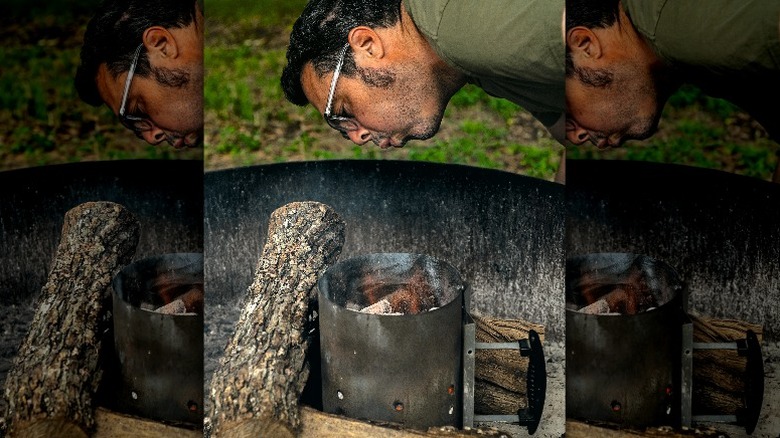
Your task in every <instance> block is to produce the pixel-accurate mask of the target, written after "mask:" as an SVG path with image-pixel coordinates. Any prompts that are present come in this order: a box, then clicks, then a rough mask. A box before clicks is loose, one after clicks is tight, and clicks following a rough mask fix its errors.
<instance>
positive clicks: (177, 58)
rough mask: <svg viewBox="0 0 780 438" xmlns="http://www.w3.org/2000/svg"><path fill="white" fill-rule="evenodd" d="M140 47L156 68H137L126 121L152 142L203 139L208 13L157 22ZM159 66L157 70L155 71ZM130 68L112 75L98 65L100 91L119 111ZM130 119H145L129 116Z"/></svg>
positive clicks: (177, 144) (179, 145) (179, 144)
mask: <svg viewBox="0 0 780 438" xmlns="http://www.w3.org/2000/svg"><path fill="white" fill-rule="evenodd" d="M142 39H143V46H142V47H141V48H140V51H139V52H138V53H139V54H140V55H141V56H145V57H147V58H148V61H149V66H150V69H151V71H150V72H148V74H147V75H146V76H141V75H139V74H137V73H136V74H134V75H133V76H132V78H131V80H130V83H129V88H128V89H127V95H126V100H125V104H124V115H125V116H127V117H123V118H122V119H123V120H122V122H123V124H125V125H126V126H127V125H130V126H128V127H129V128H131V129H133V131H134V133H135V134H136V135H137V136H138V137H140V138H143V139H144V140H146V141H147V142H148V143H150V144H154V145H156V144H160V143H162V142H163V141H167V142H168V143H170V144H171V145H172V146H173V147H175V148H177V149H178V148H182V147H193V146H197V145H200V144H201V143H202V142H203V14H202V12H201V11H200V9H199V8H197V13H196V18H195V20H193V22H192V23H190V24H189V25H188V26H186V27H182V28H172V29H168V28H163V27H159V26H153V27H150V28H148V29H146V31H144V33H143V36H142ZM155 72H156V74H155ZM128 73H129V71H125V72H122V73H120V74H119V75H118V76H117V77H113V76H112V75H111V73H110V72H109V70H108V68H107V65H106V64H101V65H100V66H99V67H98V72H97V77H96V79H95V80H96V85H97V88H98V92H99V93H100V96H101V97H102V98H103V101H104V102H105V103H106V105H108V107H109V108H111V110H112V111H113V112H114V114H116V115H117V116H119V112H120V107H121V106H122V99H123V96H124V95H125V88H126V80H127V77H128ZM128 119H133V120H139V119H140V120H142V121H141V122H132V121H131V122H128Z"/></svg>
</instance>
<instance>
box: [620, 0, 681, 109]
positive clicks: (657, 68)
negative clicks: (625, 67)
mask: <svg viewBox="0 0 780 438" xmlns="http://www.w3.org/2000/svg"><path fill="white" fill-rule="evenodd" d="M613 28H615V31H616V32H618V40H619V41H620V45H621V53H622V55H623V56H624V57H626V59H629V60H631V62H635V63H637V64H638V65H639V67H640V68H642V69H644V70H647V71H649V72H650V74H651V75H652V76H653V77H654V78H655V80H656V85H657V87H658V91H659V92H660V93H661V94H663V95H665V97H666V98H668V97H669V95H671V94H672V92H674V90H676V89H677V88H679V86H680V85H681V82H680V81H679V80H678V79H677V78H675V76H674V74H673V72H674V69H673V68H672V67H671V66H670V65H669V64H668V63H667V62H665V61H664V60H663V58H661V57H660V56H659V55H658V54H657V53H656V52H655V49H653V46H652V45H651V44H650V43H649V42H648V41H647V39H646V38H645V37H644V35H642V34H640V33H639V31H637V30H636V28H635V27H634V25H633V24H632V23H631V19H630V18H629V17H628V15H626V12H625V9H623V4H622V3H621V4H620V15H619V18H618V22H617V23H616V26H613ZM664 100H665V99H664Z"/></svg>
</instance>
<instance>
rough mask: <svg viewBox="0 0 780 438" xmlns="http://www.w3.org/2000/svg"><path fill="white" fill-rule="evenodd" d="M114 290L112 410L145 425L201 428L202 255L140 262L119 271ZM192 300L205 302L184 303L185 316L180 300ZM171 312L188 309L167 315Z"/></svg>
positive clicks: (157, 257)
mask: <svg viewBox="0 0 780 438" xmlns="http://www.w3.org/2000/svg"><path fill="white" fill-rule="evenodd" d="M112 286H113V289H114V294H113V323H114V324H113V332H114V337H113V338H114V339H113V341H114V364H113V368H112V369H109V373H108V376H107V377H108V380H109V382H108V383H107V385H110V388H111V389H109V390H107V391H106V392H107V393H108V394H109V397H110V398H111V400H108V401H107V402H108V404H109V405H111V406H112V407H114V408H115V409H117V410H118V411H120V412H127V413H130V414H134V415H139V416H142V417H145V418H151V419H155V420H160V421H165V422H169V423H174V424H182V425H192V426H201V425H202V421H203V311H202V310H203V309H202V297H203V295H202V291H203V254H201V253H171V254H162V255H158V256H152V257H147V258H144V259H141V260H138V261H136V262H134V263H131V264H129V265H128V266H126V267H125V268H124V269H122V270H121V271H120V272H119V273H118V274H117V275H116V276H115V277H114V281H113V283H112ZM198 293H199V294H200V295H198ZM187 294H189V295H190V296H192V295H195V296H197V297H198V298H199V300H200V301H198V300H197V299H195V300H187V302H188V304H187V305H186V308H185V306H183V303H181V299H182V298H183V297H184V296H185V295H187ZM171 304H182V306H183V307H182V308H181V309H179V310H178V311H176V313H170V314H168V313H162V311H161V310H160V309H162V308H163V307H165V306H166V305H168V306H167V308H170V307H171ZM192 306H195V307H196V308H191V307H192Z"/></svg>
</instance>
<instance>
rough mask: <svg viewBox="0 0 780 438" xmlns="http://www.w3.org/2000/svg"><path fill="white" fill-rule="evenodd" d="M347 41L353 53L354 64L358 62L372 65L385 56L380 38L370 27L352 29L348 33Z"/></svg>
mask: <svg viewBox="0 0 780 438" xmlns="http://www.w3.org/2000/svg"><path fill="white" fill-rule="evenodd" d="M347 41H349V44H350V45H351V46H352V51H353V52H354V53H355V62H356V63H357V62H358V60H363V61H367V62H368V63H373V62H376V61H378V60H380V59H382V58H383V57H384V56H385V54H386V52H385V45H384V43H383V41H382V38H381V37H380V36H379V34H377V33H376V32H375V31H374V29H372V28H370V27H366V26H358V27H355V28H352V30H350V31H349V35H347Z"/></svg>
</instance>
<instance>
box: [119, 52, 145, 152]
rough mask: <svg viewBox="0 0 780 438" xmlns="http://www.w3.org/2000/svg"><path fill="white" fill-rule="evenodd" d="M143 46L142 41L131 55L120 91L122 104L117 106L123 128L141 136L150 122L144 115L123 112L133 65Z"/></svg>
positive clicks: (131, 79)
mask: <svg viewBox="0 0 780 438" xmlns="http://www.w3.org/2000/svg"><path fill="white" fill-rule="evenodd" d="M143 47H144V45H143V43H141V44H139V45H138V48H137V49H135V55H133V63H132V64H130V69H129V70H128V71H127V79H125V91H124V93H122V104H121V105H120V106H119V121H120V122H121V123H122V124H123V125H124V126H125V128H127V129H129V130H131V131H133V132H134V133H135V135H137V136H139V137H140V136H141V133H142V132H144V131H149V130H150V129H152V122H151V121H150V120H149V119H146V118H144V117H138V116H133V115H130V114H125V112H126V111H127V108H126V106H125V105H127V92H128V91H130V84H131V83H132V82H133V75H134V74H135V66H136V65H138V56H139V55H140V54H141V49H142V48H143Z"/></svg>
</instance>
